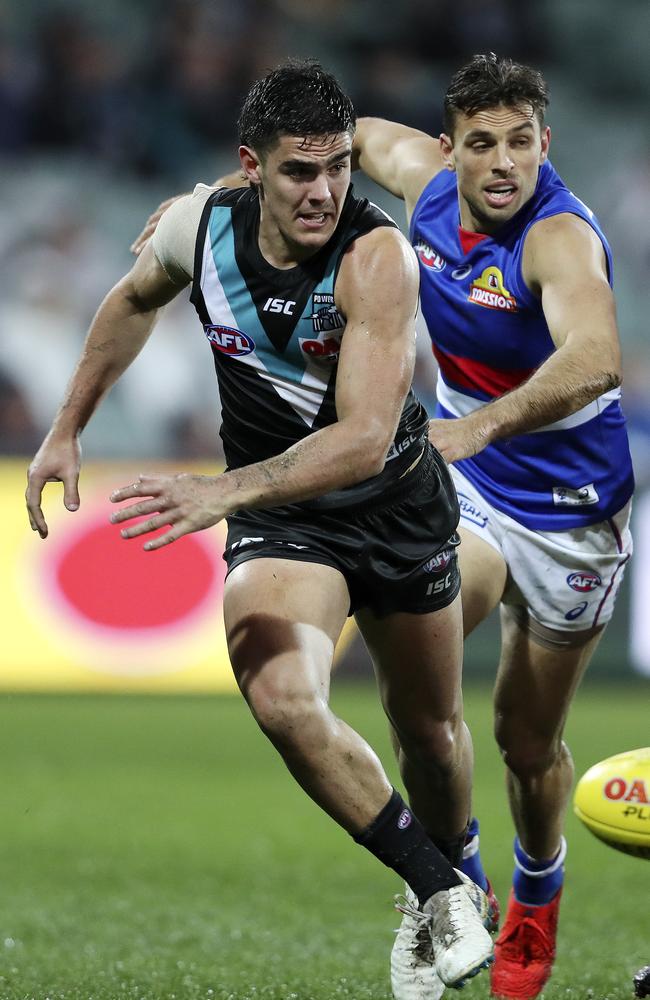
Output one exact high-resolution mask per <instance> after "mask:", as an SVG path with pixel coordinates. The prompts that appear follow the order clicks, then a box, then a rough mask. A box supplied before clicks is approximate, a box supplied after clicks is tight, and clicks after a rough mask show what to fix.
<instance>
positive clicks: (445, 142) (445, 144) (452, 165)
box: [440, 132, 456, 170]
mask: <svg viewBox="0 0 650 1000" xmlns="http://www.w3.org/2000/svg"><path fill="white" fill-rule="evenodd" d="M440 152H441V153H442V158H443V160H444V163H445V167H446V168H447V170H455V169H456V161H455V160H454V144H453V142H452V140H451V138H450V136H448V135H447V134H446V133H445V132H442V133H441V135H440Z"/></svg>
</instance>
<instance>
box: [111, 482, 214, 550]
mask: <svg viewBox="0 0 650 1000" xmlns="http://www.w3.org/2000/svg"><path fill="white" fill-rule="evenodd" d="M222 493H223V491H222V490H221V489H220V488H219V477H217V478H215V477H213V476H195V475H191V474H189V473H181V474H178V475H171V476H162V475H160V476H145V475H142V476H139V477H138V479H137V480H136V482H135V483H132V484H131V485H130V486H123V487H122V488H121V489H119V490H115V492H114V493H111V497H110V499H111V503H121V502H122V501H123V500H133V499H137V500H138V502H137V503H133V504H130V505H129V506H128V507H123V508H122V509H121V510H118V511H116V512H115V513H114V514H113V515H111V521H112V522H113V524H122V523H123V522H124V521H132V520H133V518H135V517H143V516H144V517H146V520H145V521H139V522H138V523H137V524H131V525H129V527H128V528H123V529H122V533H121V534H122V537H123V538H137V537H138V536H139V535H147V534H149V533H150V532H152V531H157V530H158V529H159V528H164V527H165V526H166V525H169V530H168V531H166V532H164V533H163V534H162V535H158V536H157V537H156V538H152V539H150V540H149V541H148V542H146V543H145V545H144V548H145V549H146V550H147V551H148V552H150V551H152V550H153V549H160V548H162V547H163V545H169V544H170V542H175V541H176V540H177V539H178V538H181V537H182V536H183V535H188V534H189V533H190V532H191V531H202V530H203V528H209V527H210V526H211V525H213V524H217V522H218V521H221V520H222V519H223V518H224V517H225V516H226V514H227V513H229V508H228V507H227V505H226V503H225V498H224V497H223V496H222ZM148 515H152V516H148Z"/></svg>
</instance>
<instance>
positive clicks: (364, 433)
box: [111, 227, 419, 549]
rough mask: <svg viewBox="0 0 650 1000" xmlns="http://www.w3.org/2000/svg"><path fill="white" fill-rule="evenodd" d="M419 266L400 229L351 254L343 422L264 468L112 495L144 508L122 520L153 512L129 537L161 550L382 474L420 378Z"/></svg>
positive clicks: (345, 271) (369, 239)
mask: <svg viewBox="0 0 650 1000" xmlns="http://www.w3.org/2000/svg"><path fill="white" fill-rule="evenodd" d="M418 290H419V274H418V265H417V260H416V257H415V254H414V253H413V250H412V248H411V247H410V245H409V244H408V242H407V240H406V239H405V238H404V237H403V236H402V234H401V233H399V232H398V231H397V230H396V229H392V228H384V227H381V228H378V229H375V230H372V231H371V232H370V233H367V234H366V235H365V236H363V237H360V238H359V239H358V240H356V241H355V243H354V244H353V245H352V246H351V247H350V249H349V250H348V251H347V253H346V254H345V256H344V258H343V260H342V262H341V267H340V270H339V275H338V278H337V282H336V289H335V302H336V306H337V308H338V309H339V311H340V312H341V313H342V314H343V315H344V316H345V318H346V325H345V331H344V334H343V338H342V343H341V353H340V356H339V362H338V368H337V376H336V412H337V420H336V421H335V422H334V423H332V424H329V425H328V426H327V427H323V428H321V429H320V430H318V431H315V432H314V433H312V434H308V435H307V436H306V437H305V438H303V439H302V440H301V441H298V442H297V443H296V444H294V445H292V446H291V447H290V448H288V449H287V450H286V451H284V452H282V453H281V454H279V455H275V456H273V457H272V458H269V459H267V460H265V461H263V462H256V463H254V464H252V465H247V466H244V467H243V468H240V469H232V470H231V471H229V472H225V473H223V474H222V475H219V476H216V477H215V476H195V475H188V474H182V475H174V476H146V477H140V479H139V480H138V481H137V482H136V483H134V484H132V485H130V486H127V487H125V488H123V489H121V490H117V491H116V492H115V493H114V494H113V495H112V497H111V500H113V502H120V501H123V500H131V499H136V501H137V502H136V503H135V504H132V505H131V506H129V507H127V508H124V509H122V510H121V511H119V512H118V513H117V514H114V515H113V518H112V520H113V521H115V522H123V521H130V520H131V519H132V518H134V517H137V516H139V515H142V514H146V515H148V514H151V512H152V511H155V512H156V513H155V515H154V516H153V517H150V518H148V519H147V520H146V521H142V522H140V523H138V524H135V525H133V524H131V525H130V526H129V527H127V528H125V529H124V530H123V532H122V534H123V535H124V537H126V538H133V537H135V536H137V535H144V534H148V533H149V532H151V531H155V530H156V529H158V528H161V527H163V526H168V530H167V531H166V532H165V533H164V534H162V535H159V536H158V537H157V538H155V539H153V540H150V541H148V542H147V543H146V545H145V548H146V549H158V548H160V547H161V546H163V545H167V544H169V543H170V542H173V541H175V540H176V539H177V538H180V537H181V536H182V535H186V534H188V533H189V532H192V531H200V530H201V529H203V528H207V527H209V526H210V525H212V524H216V523H217V522H218V521H220V520H222V519H223V518H224V517H226V516H228V515H229V514H231V513H233V512H234V511H237V510H245V509H257V508H263V507H275V506H278V505H281V504H287V503H295V502H299V501H302V500H309V499H312V498H314V497H318V496H322V495H323V494H325V493H329V492H330V491H331V490H336V489H342V488H344V487H346V486H353V485H354V484H355V483H359V482H362V481H363V480H365V479H369V478H371V477H372V476H375V475H377V474H378V473H380V472H381V471H382V469H383V467H384V464H385V461H386V455H387V453H388V450H389V448H390V445H391V443H392V442H393V440H394V437H395V432H396V429H397V425H398V423H399V419H400V416H401V412H402V407H403V405H404V400H405V398H406V395H407V393H408V390H409V388H410V385H411V381H412V378H413V367H414V363H415V313H416V310H417V300H418Z"/></svg>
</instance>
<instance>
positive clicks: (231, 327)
mask: <svg viewBox="0 0 650 1000" xmlns="http://www.w3.org/2000/svg"><path fill="white" fill-rule="evenodd" d="M259 219H260V205H259V198H258V195H257V193H256V192H255V191H254V190H252V189H250V188H238V189H235V190H229V189H223V188H222V189H220V190H218V191H216V192H215V193H214V194H213V195H211V196H210V197H209V198H208V201H207V202H206V205H205V208H204V210H203V214H202V216H201V221H200V224H199V229H198V235H197V241H196V255H195V262H194V282H193V287H192V295H191V301H192V302H193V304H194V306H195V308H196V310H197V312H198V314H199V318H200V319H201V322H202V324H203V329H204V330H205V333H206V336H207V338H208V341H209V343H210V346H211V348H212V353H213V356H214V364H215V368H216V372H217V378H218V381H219V392H220V396H221V406H222V427H221V437H222V440H223V445H224V452H225V456H226V461H227V463H228V466H229V468H239V467H241V466H244V465H249V464H251V463H253V462H259V461H263V460H264V459H267V458H270V457H271V456H273V455H278V454H280V453H281V452H283V451H286V449H287V448H290V447H291V445H293V444H295V443H296V442H297V441H299V440H301V439H302V438H304V437H306V436H307V435H308V434H312V433H313V432H314V431H317V430H319V429H320V428H322V427H326V426H328V425H329V424H332V423H334V422H335V421H336V419H337V417H336V407H335V399H334V391H335V383H336V370H337V364H338V356H339V350H340V345H341V338H342V337H343V335H344V330H345V317H344V316H342V315H341V314H340V313H339V312H338V311H337V309H336V306H335V303H334V286H335V283H336V277H337V274H338V268H339V265H340V262H341V258H342V256H343V254H344V252H345V250H346V249H347V247H349V245H350V244H351V243H352V242H353V241H354V240H355V239H357V237H359V236H362V235H363V234H364V233H367V232H369V231H370V230H372V229H374V228H376V227H378V226H395V223H394V222H393V221H392V220H391V219H390V218H389V217H388V216H387V215H385V214H384V213H383V212H382V211H381V210H380V209H378V208H376V207H375V206H374V205H372V204H371V203H370V202H368V201H367V200H366V199H359V198H355V197H354V195H353V194H352V190H350V192H349V193H348V197H347V199H346V202H345V206H344V209H343V212H342V215H341V218H340V220H339V224H338V226H337V228H336V231H335V232H334V234H333V236H332V237H331V239H330V240H329V241H328V242H327V243H326V244H325V246H324V247H322V248H321V249H320V250H319V251H318V252H317V253H316V254H315V255H314V256H313V257H311V258H309V260H307V261H304V262H303V263H301V264H298V265H297V266H295V267H292V268H290V269H288V270H279V269H278V268H275V267H273V266H272V265H271V264H269V263H268V261H266V260H265V259H264V257H263V256H262V254H261V252H260V249H259V245H258V229H259ZM426 425H427V417H426V413H425V411H424V409H423V408H422V406H421V405H420V403H419V402H418V401H417V400H416V398H415V397H414V396H413V393H412V392H410V393H409V395H408V397H407V399H406V402H405V404H404V408H403V411H402V415H401V419H400V422H399V426H398V429H397V433H396V437H395V441H394V442H393V445H392V446H391V449H390V452H389V454H388V457H387V461H386V465H385V467H384V471H383V472H382V473H380V474H379V475H378V476H375V477H373V479H371V480H367V481H366V482H365V483H360V484H358V485H356V486H353V487H350V488H348V489H345V490H340V491H336V493H330V494H328V495H327V497H324V498H321V499H320V500H317V501H309V503H308V506H347V504H348V502H353V503H357V502H359V500H363V499H364V498H365V497H366V496H367V497H369V498H370V497H375V496H376V495H377V494H379V493H381V492H382V490H383V489H384V487H385V486H386V485H387V484H388V483H390V482H392V481H393V480H394V479H395V478H397V477H398V476H400V475H401V474H402V473H403V472H404V470H405V469H407V468H408V466H409V465H410V464H411V463H412V462H413V461H414V459H415V457H416V455H417V450H416V449H417V448H420V449H421V448H422V444H423V441H424V437H425V434H426Z"/></svg>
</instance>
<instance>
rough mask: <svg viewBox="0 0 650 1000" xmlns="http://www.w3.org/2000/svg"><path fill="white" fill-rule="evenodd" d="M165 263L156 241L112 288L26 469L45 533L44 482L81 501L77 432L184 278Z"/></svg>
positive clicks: (36, 517) (70, 504)
mask: <svg viewBox="0 0 650 1000" xmlns="http://www.w3.org/2000/svg"><path fill="white" fill-rule="evenodd" d="M183 278H184V276H183V275H182V274H174V280H172V278H171V277H170V276H169V274H168V273H167V271H166V270H165V269H164V268H163V267H162V265H161V264H160V262H159V260H158V258H157V257H156V255H155V253H154V251H153V247H152V246H151V245H148V246H147V247H145V249H144V250H143V252H142V253H141V255H140V256H139V257H138V259H137V261H136V262H135V265H134V266H133V268H132V269H131V271H130V272H129V273H128V274H127V275H125V277H123V278H122V279H121V281H119V282H118V283H117V284H116V285H115V287H114V288H113V289H111V291H110V292H109V293H108V295H107V296H106V298H105V299H104V301H103V302H102V304H101V305H100V307H99V309H98V311H97V314H96V315H95V318H94V319H93V321H92V324H91V326H90V330H89V331H88V336H87V337H86V341H85V344H84V347H83V351H82V354H81V357H80V358H79V361H78V363H77V367H76V369H75V371H74V373H73V375H72V378H71V379H70V382H69V384H68V387H67V389H66V392H65V396H64V398H63V402H62V403H61V406H60V407H59V410H58V412H57V414H56V416H55V418H54V421H53V424H52V427H51V428H50V431H49V433H48V435H47V437H46V438H45V440H44V441H43V444H42V445H41V447H40V448H39V450H38V452H37V454H36V456H35V458H34V460H33V462H32V463H31V465H30V467H29V470H28V473H27V491H26V493H25V499H26V501H27V512H28V515H29V521H30V524H31V527H32V529H33V530H34V531H38V533H39V535H40V536H41V538H46V537H47V534H48V527H47V522H46V520H45V517H44V516H43V511H42V508H41V497H42V493H43V487H44V486H45V483H48V482H61V483H63V502H64V504H65V506H66V507H67V508H68V510H76V509H77V508H78V506H79V490H78V482H79V469H80V463H81V448H80V445H79V436H80V434H81V431H82V430H83V429H84V427H85V426H86V424H87V423H88V421H89V419H90V417H91V416H92V414H93V412H94V411H95V409H96V407H97V405H98V404H99V402H100V400H101V399H102V398H103V396H105V395H106V393H107V392H108V390H109V389H110V388H111V386H112V385H113V384H114V383H115V382H116V381H117V379H118V378H119V377H120V375H121V374H122V373H123V372H124V371H125V370H126V368H128V366H129V365H130V364H131V362H132V361H133V360H134V359H135V358H136V357H137V355H138V354H139V353H140V351H141V350H142V348H143V347H144V344H145V343H146V341H147V339H148V338H149V335H150V333H151V331H152V329H153V326H154V323H155V321H156V315H157V311H158V309H159V307H160V306H163V305H165V304H166V303H167V302H170V301H171V299H173V298H174V297H175V296H176V295H177V294H178V292H179V291H180V290H181V288H182V287H183V286H184V284H187V283H188V281H189V276H188V277H187V280H185V281H184V280H183Z"/></svg>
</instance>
